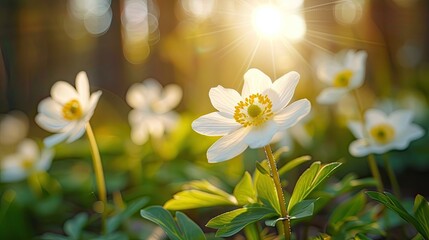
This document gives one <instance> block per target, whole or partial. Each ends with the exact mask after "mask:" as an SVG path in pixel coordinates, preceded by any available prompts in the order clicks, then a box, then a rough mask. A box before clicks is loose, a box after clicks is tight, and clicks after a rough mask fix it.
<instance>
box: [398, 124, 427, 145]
mask: <svg viewBox="0 0 429 240" xmlns="http://www.w3.org/2000/svg"><path fill="white" fill-rule="evenodd" d="M423 135H424V130H423V128H421V127H420V126H418V125H416V124H411V125H409V126H408V127H407V128H406V129H405V131H403V133H402V134H401V135H400V136H398V138H397V139H396V140H395V143H394V146H395V149H398V150H404V149H406V148H407V147H408V145H409V144H410V142H411V141H413V140H416V139H419V138H421V137H423Z"/></svg>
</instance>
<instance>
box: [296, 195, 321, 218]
mask: <svg viewBox="0 0 429 240" xmlns="http://www.w3.org/2000/svg"><path fill="white" fill-rule="evenodd" d="M316 201H317V199H308V200H302V201H301V202H299V203H297V204H295V206H293V208H292V209H291V210H290V212H289V216H290V219H291V220H294V219H300V218H305V217H309V216H312V215H313V211H314V202H316Z"/></svg>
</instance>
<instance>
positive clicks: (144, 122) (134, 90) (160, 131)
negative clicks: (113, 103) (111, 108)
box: [126, 79, 182, 145]
mask: <svg viewBox="0 0 429 240" xmlns="http://www.w3.org/2000/svg"><path fill="white" fill-rule="evenodd" d="M181 99H182V89H181V88H180V87H179V86H178V85H176V84H169V85H167V86H165V87H164V88H163V87H162V85H161V84H160V83H159V82H158V81H156V80H154V79H147V80H145V81H143V82H142V83H135V84H133V85H131V87H130V88H129V89H128V92H127V95H126V101H127V103H128V105H130V106H131V107H132V108H133V109H132V110H131V111H130V113H129V115H128V120H129V123H130V125H131V140H132V141H133V142H134V143H135V144H137V145H142V144H144V143H146V141H147V140H148V139H149V135H150V136H152V137H154V138H161V137H162V136H163V135H164V134H165V133H166V132H168V131H171V130H172V129H173V128H174V127H175V126H176V124H177V122H178V119H179V115H178V114H177V113H176V112H174V111H172V110H173V109H174V108H175V107H176V106H177V105H179V103H180V101H181Z"/></svg>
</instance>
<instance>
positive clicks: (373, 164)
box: [368, 154, 384, 193]
mask: <svg viewBox="0 0 429 240" xmlns="http://www.w3.org/2000/svg"><path fill="white" fill-rule="evenodd" d="M368 164H369V169H370V170H371V174H372V176H373V177H374V179H375V181H376V182H377V191H378V192H381V193H382V192H383V191H384V186H383V181H381V176H380V171H379V170H378V167H377V162H376V161H375V157H374V155H373V154H369V155H368Z"/></svg>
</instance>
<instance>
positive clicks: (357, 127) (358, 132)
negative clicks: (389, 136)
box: [347, 121, 365, 139]
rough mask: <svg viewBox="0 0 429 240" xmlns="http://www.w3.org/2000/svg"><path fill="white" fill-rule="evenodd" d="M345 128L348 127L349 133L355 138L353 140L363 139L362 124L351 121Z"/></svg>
mask: <svg viewBox="0 0 429 240" xmlns="http://www.w3.org/2000/svg"><path fill="white" fill-rule="evenodd" d="M347 126H348V127H349V129H350V131H351V132H352V133H353V136H355V138H357V139H360V138H364V136H365V134H364V128H363V125H362V123H360V122H356V121H351V122H349V123H348V124H347Z"/></svg>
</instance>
